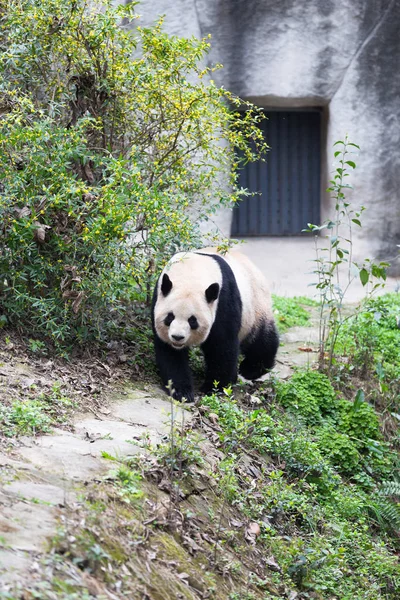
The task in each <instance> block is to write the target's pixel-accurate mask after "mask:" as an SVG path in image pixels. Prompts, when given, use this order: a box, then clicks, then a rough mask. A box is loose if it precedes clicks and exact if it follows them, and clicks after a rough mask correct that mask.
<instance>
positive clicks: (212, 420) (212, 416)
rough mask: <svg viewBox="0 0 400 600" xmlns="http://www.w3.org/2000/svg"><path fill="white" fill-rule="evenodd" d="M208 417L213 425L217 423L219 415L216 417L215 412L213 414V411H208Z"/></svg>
mask: <svg viewBox="0 0 400 600" xmlns="http://www.w3.org/2000/svg"><path fill="white" fill-rule="evenodd" d="M208 418H209V419H210V421H211V423H213V424H214V425H216V424H217V422H218V420H219V417H218V415H217V414H215V413H210V414H209V415H208Z"/></svg>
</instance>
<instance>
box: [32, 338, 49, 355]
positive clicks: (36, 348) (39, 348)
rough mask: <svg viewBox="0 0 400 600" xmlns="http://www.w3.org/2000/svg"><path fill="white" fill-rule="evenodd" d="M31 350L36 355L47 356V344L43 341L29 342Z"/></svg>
mask: <svg viewBox="0 0 400 600" xmlns="http://www.w3.org/2000/svg"><path fill="white" fill-rule="evenodd" d="M29 350H30V351H31V352H33V353H34V354H44V355H46V354H47V347H46V344H45V343H44V342H43V341H41V340H33V339H30V340H29Z"/></svg>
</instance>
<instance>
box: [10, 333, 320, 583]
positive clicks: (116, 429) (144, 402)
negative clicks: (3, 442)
mask: <svg viewBox="0 0 400 600" xmlns="http://www.w3.org/2000/svg"><path fill="white" fill-rule="evenodd" d="M317 342H318V330H317V329H316V328H315V327H296V328H292V329H291V330H289V331H288V332H287V333H286V334H284V335H283V336H282V337H281V343H282V344H281V348H280V351H279V354H278V362H277V367H276V369H275V370H274V371H275V372H276V374H277V375H278V377H281V378H287V377H289V376H290V374H291V372H292V370H293V365H299V366H304V365H307V364H309V365H310V364H311V363H312V362H313V361H315V360H316V357H317V354H316V353H315V352H305V351H301V350H299V348H308V347H312V348H313V349H315V350H316V349H317V346H318V344H317ZM266 377H269V375H267V376H266ZM174 410H177V414H176V419H177V420H178V421H179V422H180V421H181V420H182V419H185V420H188V419H190V413H189V412H188V411H186V410H181V409H174ZM170 411H171V404H170V402H169V401H168V398H167V397H166V395H165V394H164V393H163V392H162V391H161V390H160V389H159V388H157V387H147V388H146V390H134V389H130V390H128V391H127V392H122V393H115V394H114V395H113V398H111V399H110V403H109V405H108V406H107V407H105V408H104V409H103V410H102V414H98V415H96V416H94V415H93V414H90V415H88V414H85V415H80V416H77V417H76V418H75V421H74V433H71V432H68V431H64V430H62V429H54V430H53V433H52V434H51V435H43V436H39V437H36V438H33V437H24V438H22V439H21V440H20V442H21V443H20V446H18V447H15V449H14V450H13V451H12V452H11V453H9V454H4V453H3V454H1V453H0V473H1V476H0V483H1V484H2V488H1V490H0V593H1V592H2V591H7V590H8V589H10V588H11V587H12V586H13V585H14V584H15V583H18V584H19V585H20V586H21V587H22V589H23V587H24V585H25V582H29V583H30V584H31V583H32V581H33V580H34V578H35V573H38V571H39V569H38V565H39V561H40V560H41V558H43V557H44V556H45V554H46V550H47V549H48V547H49V539H51V538H52V537H53V536H54V535H55V533H56V529H57V522H58V519H59V518H60V516H61V515H62V511H63V508H64V507H66V506H71V505H73V504H74V502H76V501H77V500H78V496H79V492H80V490H81V489H82V488H83V487H84V484H85V482H86V481H89V480H93V479H96V478H101V477H102V476H105V475H107V473H108V471H109V470H110V462H109V461H107V460H105V459H104V458H102V453H103V452H106V453H108V454H111V455H113V456H120V457H123V456H129V455H132V454H134V453H136V452H138V451H139V450H140V449H141V445H140V440H141V438H142V435H143V434H144V433H146V435H148V436H149V438H150V440H151V442H152V443H154V442H156V441H157V440H160V439H161V438H162V437H163V436H164V435H165V433H167V432H168V430H169V427H170Z"/></svg>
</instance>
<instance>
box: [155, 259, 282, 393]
mask: <svg viewBox="0 0 400 600" xmlns="http://www.w3.org/2000/svg"><path fill="white" fill-rule="evenodd" d="M191 324H192V325H193V324H195V327H193V326H191ZM153 328H154V333H155V347H156V358H157V364H158V367H159V369H160V372H161V375H162V378H163V381H164V384H165V385H167V383H168V381H170V380H172V381H173V386H174V389H175V396H176V397H177V398H179V399H180V398H181V397H183V396H186V397H187V398H188V399H192V398H193V389H192V384H191V377H190V371H189V370H188V355H187V349H188V348H189V347H191V346H202V349H203V351H204V355H205V359H206V369H207V372H206V382H205V385H204V386H203V387H204V389H205V391H207V390H208V389H210V386H211V385H212V380H213V379H212V378H214V379H217V380H218V381H220V383H221V385H227V384H228V383H230V382H234V381H236V377H237V362H238V355H239V349H241V350H242V352H243V354H244V355H245V360H244V361H243V363H242V365H241V372H242V370H243V372H244V376H245V377H246V376H247V377H248V378H256V377H258V376H260V375H261V374H263V372H265V370H266V369H268V368H270V367H271V366H272V365H273V362H274V358H275V354H276V350H277V347H278V336H277V334H276V329H275V325H274V319H273V313H272V306H271V295H270V291H269V288H268V284H267V282H266V280H265V278H264V276H263V275H262V273H261V272H260V271H259V269H257V267H255V265H254V264H253V263H252V262H251V261H250V260H249V259H248V258H247V257H246V256H244V255H243V254H242V253H241V252H240V251H238V250H235V249H234V250H231V251H230V252H228V253H226V254H225V255H223V256H220V255H219V254H218V253H217V252H216V250H215V249H213V248H204V249H202V250H197V251H194V252H181V253H178V254H176V255H175V256H173V257H172V258H171V260H170V261H169V263H168V264H167V266H166V267H165V269H164V270H163V272H162V273H161V275H160V277H159V280H158V282H157V286H156V290H155V294H154V299H153ZM168 348H169V350H168ZM253 376H254V377H253Z"/></svg>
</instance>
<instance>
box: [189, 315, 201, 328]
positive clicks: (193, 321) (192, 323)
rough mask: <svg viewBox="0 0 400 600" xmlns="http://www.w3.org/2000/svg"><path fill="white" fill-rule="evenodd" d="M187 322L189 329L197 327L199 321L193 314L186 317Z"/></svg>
mask: <svg viewBox="0 0 400 600" xmlns="http://www.w3.org/2000/svg"><path fill="white" fill-rule="evenodd" d="M188 323H189V325H190V329H197V328H198V327H199V323H198V321H197V319H196V317H194V316H193V315H192V316H191V317H190V318H189V319H188Z"/></svg>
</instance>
